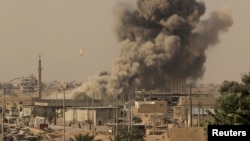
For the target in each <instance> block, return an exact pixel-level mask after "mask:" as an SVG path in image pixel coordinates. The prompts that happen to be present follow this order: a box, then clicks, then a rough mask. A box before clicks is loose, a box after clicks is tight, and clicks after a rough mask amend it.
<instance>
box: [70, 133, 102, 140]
mask: <svg viewBox="0 0 250 141" xmlns="http://www.w3.org/2000/svg"><path fill="white" fill-rule="evenodd" d="M94 138H95V136H94V135H89V134H77V135H74V136H73V137H70V138H69V141H94ZM95 141H101V140H95Z"/></svg>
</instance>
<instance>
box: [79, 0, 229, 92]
mask: <svg viewBox="0 0 250 141" xmlns="http://www.w3.org/2000/svg"><path fill="white" fill-rule="evenodd" d="M129 2H130V3H129ZM113 10H114V11H113V12H114V17H115V24H114V31H115V33H116V35H117V40H118V41H119V44H118V47H119V51H120V52H119V55H118V57H117V59H116V60H115V61H114V64H113V68H111V70H110V71H103V72H100V73H99V74H97V75H96V76H93V77H92V78H91V79H90V80H89V81H88V82H87V83H84V84H83V85H82V86H81V87H79V88H78V89H76V90H75V92H80V93H81V94H86V95H92V93H96V94H100V95H102V96H107V95H112V94H117V93H121V92H123V91H124V90H126V89H131V88H137V89H163V90H164V88H165V87H166V86H167V85H169V82H170V81H171V80H174V79H175V80H187V79H189V80H192V81H196V80H198V79H202V76H203V74H204V72H205V70H206V68H205V66H204V64H205V62H206V50H207V49H209V47H211V46H213V45H215V44H217V43H218V42H219V35H220V33H221V32H225V31H227V30H228V28H229V27H230V26H232V24H233V21H232V18H231V13H230V8H227V7H224V8H222V9H218V10H217V11H214V12H212V13H211V15H210V17H209V18H207V19H206V20H201V16H202V15H203V14H204V13H205V11H206V7H205V4H204V3H203V2H201V1H196V0H137V1H136V3H131V1H118V2H117V4H116V5H115V7H114V9H113Z"/></svg>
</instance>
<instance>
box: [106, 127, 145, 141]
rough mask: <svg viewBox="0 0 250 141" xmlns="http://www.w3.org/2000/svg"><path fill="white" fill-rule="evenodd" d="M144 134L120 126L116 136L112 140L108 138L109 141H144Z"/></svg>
mask: <svg viewBox="0 0 250 141" xmlns="http://www.w3.org/2000/svg"><path fill="white" fill-rule="evenodd" d="M144 137H145V134H144V133H143V132H141V131H140V130H138V129H137V128H136V127H132V128H130V130H129V131H128V128H127V127H126V126H121V128H120V129H119V132H118V135H116V136H114V139H112V138H111V137H110V141H145V139H144Z"/></svg>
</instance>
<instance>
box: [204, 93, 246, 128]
mask: <svg viewBox="0 0 250 141" xmlns="http://www.w3.org/2000/svg"><path fill="white" fill-rule="evenodd" d="M214 112H215V113H214V114H212V113H211V112H209V111H208V113H209V115H211V117H212V118H213V120H212V121H210V124H221V125H224V124H228V125H230V124H231V125H232V124H250V97H249V96H244V97H243V96H242V94H241V93H237V94H235V93H227V94H224V95H223V96H222V97H221V98H220V99H219V101H218V105H217V107H216V108H215V110H214Z"/></svg>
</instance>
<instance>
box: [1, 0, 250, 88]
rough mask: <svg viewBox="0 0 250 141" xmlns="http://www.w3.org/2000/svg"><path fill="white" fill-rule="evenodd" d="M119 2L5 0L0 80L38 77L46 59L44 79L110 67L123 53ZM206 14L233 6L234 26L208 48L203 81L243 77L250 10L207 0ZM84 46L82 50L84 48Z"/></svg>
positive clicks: (83, 75)
mask: <svg viewBox="0 0 250 141" xmlns="http://www.w3.org/2000/svg"><path fill="white" fill-rule="evenodd" d="M116 1H119V0H109V1H105V2H104V1H97V0H94V1H70V2H69V1H66V0H61V1H4V2H2V4H1V6H0V9H1V10H0V13H1V14H0V16H1V17H3V22H2V26H1V28H0V30H1V33H0V37H1V38H0V45H1V49H2V50H1V54H0V55H1V56H2V59H1V64H2V66H1V71H0V72H1V74H0V81H1V82H7V81H9V80H11V79H13V78H16V77H21V76H28V75H30V74H33V75H35V76H37V68H38V58H39V55H41V59H42V81H43V82H52V81H53V80H57V81H65V82H68V81H72V80H75V81H76V82H83V83H84V82H86V81H88V78H89V77H91V76H94V75H96V73H98V72H100V71H110V70H111V69H112V67H113V63H114V62H113V61H114V60H115V59H116V57H117V56H118V54H119V49H118V41H117V37H116V36H115V35H114V32H113V30H114V29H113V25H114V14H113V7H114V4H115V3H116ZM204 2H205V4H206V13H205V14H204V16H203V17H202V18H204V19H205V18H206V17H207V16H209V14H210V13H211V12H212V11H214V10H216V9H218V8H219V7H221V6H224V5H226V6H230V7H231V8H232V18H233V25H232V27H230V28H229V29H228V31H226V32H224V33H222V34H220V36H219V39H220V42H219V43H218V44H216V45H215V46H214V47H211V48H210V49H208V50H207V51H206V55H207V58H206V63H205V68H206V71H205V73H204V76H203V80H201V81H200V82H201V83H219V84H220V83H222V82H223V81H224V80H234V81H240V77H241V74H242V73H245V72H248V71H250V66H248V63H247V60H249V59H250V56H249V55H248V51H249V49H248V48H247V45H248V44H249V43H250V41H249V40H248V39H247V35H248V34H249V31H247V27H248V24H249V23H250V21H249V20H248V19H249V18H248V17H249V15H245V14H244V16H241V15H242V13H247V11H246V10H247V7H246V6H247V5H248V4H249V3H250V2H248V1H246V0H243V1H241V2H240V3H239V2H237V1H234V0H217V1H209V0H205V1H204ZM81 50H84V53H83V55H80V51H81Z"/></svg>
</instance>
